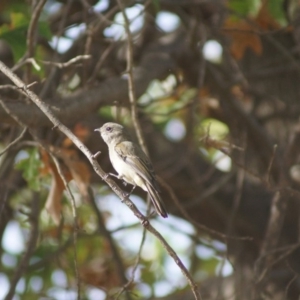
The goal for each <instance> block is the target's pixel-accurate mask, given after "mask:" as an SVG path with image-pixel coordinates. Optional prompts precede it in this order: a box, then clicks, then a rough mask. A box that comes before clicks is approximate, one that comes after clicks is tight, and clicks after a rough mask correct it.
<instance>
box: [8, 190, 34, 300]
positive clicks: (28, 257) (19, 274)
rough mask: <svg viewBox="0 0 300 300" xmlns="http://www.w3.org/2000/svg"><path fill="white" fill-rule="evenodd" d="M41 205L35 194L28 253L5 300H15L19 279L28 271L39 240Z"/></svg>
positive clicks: (30, 217) (32, 202)
mask: <svg viewBox="0 0 300 300" xmlns="http://www.w3.org/2000/svg"><path fill="white" fill-rule="evenodd" d="M39 203H40V199H39V196H38V194H36V193H34V194H33V197H32V201H31V212H30V216H29V221H30V223H31V230H30V235H29V239H28V243H27V247H26V251H25V253H24V255H23V257H22V259H21V261H20V263H19V265H18V266H17V268H16V269H15V271H14V275H13V278H12V280H11V282H10V288H9V291H8V293H7V295H6V296H5V298H4V300H11V299H13V297H14V294H15V289H16V286H17V283H18V281H19V279H20V278H21V277H22V275H23V274H24V272H25V271H26V269H27V266H28V265H29V260H30V257H31V255H32V253H33V251H34V249H35V246H36V243H37V239H38V233H39V221H38V216H39V210H40V206H39Z"/></svg>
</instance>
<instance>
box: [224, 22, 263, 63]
mask: <svg viewBox="0 0 300 300" xmlns="http://www.w3.org/2000/svg"><path fill="white" fill-rule="evenodd" d="M224 29H226V31H228V32H227V34H228V35H229V36H230V37H231V46H230V51H231V53H232V55H233V56H234V57H235V58H236V59H238V60H239V59H241V58H243V56H244V53H245V51H246V50H247V49H251V50H252V51H253V52H254V53H256V54H257V55H260V54H261V53H262V50H263V48H262V44H261V40H260V37H259V35H258V34H256V33H255V31H254V29H253V27H252V26H251V25H250V24H249V23H248V22H246V21H243V20H241V21H238V22H237V21H232V20H229V19H228V20H227V21H226V22H225V28H224Z"/></svg>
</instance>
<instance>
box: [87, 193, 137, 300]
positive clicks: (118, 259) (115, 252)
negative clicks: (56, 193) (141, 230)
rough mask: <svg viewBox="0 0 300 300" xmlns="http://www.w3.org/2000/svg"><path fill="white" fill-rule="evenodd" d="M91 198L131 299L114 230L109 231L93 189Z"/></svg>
mask: <svg viewBox="0 0 300 300" xmlns="http://www.w3.org/2000/svg"><path fill="white" fill-rule="evenodd" d="M89 198H90V203H91V205H92V208H93V210H94V212H95V214H96V217H97V219H98V229H99V231H100V232H101V233H103V235H104V237H105V238H106V240H107V241H108V243H109V246H110V250H111V252H112V255H113V257H114V262H115V264H116V268H117V270H118V276H119V278H120V281H121V282H122V284H123V286H124V287H126V288H124V290H126V299H128V300H130V299H132V298H131V296H130V293H129V291H128V290H127V287H128V285H127V283H128V280H127V278H126V275H125V273H126V272H125V267H124V264H123V261H122V258H121V256H120V254H119V251H118V248H117V247H116V245H115V242H114V239H113V237H112V232H110V231H108V230H107V229H106V227H105V222H104V219H103V216H102V214H101V212H100V211H99V209H98V207H97V205H96V202H95V197H94V195H93V192H92V190H91V189H89Z"/></svg>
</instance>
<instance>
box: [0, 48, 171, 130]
mask: <svg viewBox="0 0 300 300" xmlns="http://www.w3.org/2000/svg"><path fill="white" fill-rule="evenodd" d="M150 66H151V67H150ZM172 66H173V61H172V59H171V58H170V56H168V55H165V54H150V55H147V57H145V58H144V60H142V62H141V65H140V67H138V68H136V69H135V70H134V72H133V78H134V82H135V86H136V96H137V97H139V96H141V95H142V94H143V93H144V92H145V91H146V89H147V87H148V85H149V84H150V82H151V81H152V80H153V79H159V78H164V77H165V76H166V75H167V74H168V73H169V72H170V70H171V69H172ZM127 95H128V83H127V80H126V79H124V78H119V77H118V78H111V79H108V80H106V81H105V82H103V83H101V84H100V85H98V86H96V87H93V88H89V89H88V90H86V89H83V90H80V91H78V92H76V93H74V94H73V95H71V96H67V97H63V98H61V99H58V100H57V99H48V100H46V101H45V102H47V103H48V104H49V106H50V108H51V110H52V111H53V112H54V113H55V115H56V117H57V118H58V119H60V120H64V123H70V122H75V121H77V120H80V119H82V118H84V117H85V116H86V115H88V114H90V113H91V112H94V111H95V109H97V108H98V107H99V106H103V105H112V104H113V103H116V102H117V103H121V104H126V105H128V102H129V101H128V98H127ZM6 105H7V107H8V108H9V110H10V111H12V112H13V113H14V114H15V115H16V116H17V117H18V118H19V119H20V120H21V121H22V122H24V123H25V124H27V125H28V126H33V127H34V126H43V125H48V126H50V125H51V122H50V121H49V119H48V118H47V117H46V116H45V115H44V114H43V113H42V112H41V110H40V109H38V108H37V107H36V106H34V105H28V104H25V103H22V102H10V103H7V102H6ZM0 119H1V121H2V123H14V120H12V118H11V117H10V116H9V115H8V114H7V113H6V112H5V111H4V110H3V108H1V107H0Z"/></svg>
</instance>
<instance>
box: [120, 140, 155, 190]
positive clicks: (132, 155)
mask: <svg viewBox="0 0 300 300" xmlns="http://www.w3.org/2000/svg"><path fill="white" fill-rule="evenodd" d="M115 151H116V152H117V153H118V155H119V156H120V157H121V158H122V159H123V160H124V161H125V162H126V163H128V165H130V166H131V167H132V168H133V169H134V170H135V171H136V172H137V174H138V175H140V176H141V177H142V178H143V179H144V180H146V181H147V182H148V183H149V184H150V185H151V186H152V187H153V188H155V189H157V190H158V186H157V183H156V180H155V177H154V171H153V168H152V165H151V163H150V161H149V159H148V157H147V156H146V155H145V153H144V152H143V151H142V150H140V149H139V148H137V147H135V146H134V144H133V143H132V142H129V141H124V142H121V143H118V144H117V145H116V146H115Z"/></svg>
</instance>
